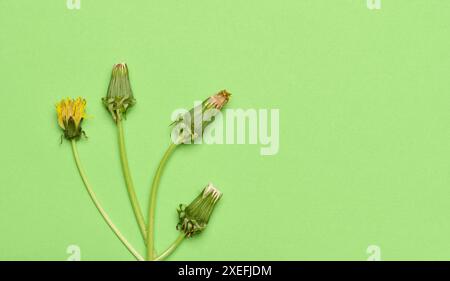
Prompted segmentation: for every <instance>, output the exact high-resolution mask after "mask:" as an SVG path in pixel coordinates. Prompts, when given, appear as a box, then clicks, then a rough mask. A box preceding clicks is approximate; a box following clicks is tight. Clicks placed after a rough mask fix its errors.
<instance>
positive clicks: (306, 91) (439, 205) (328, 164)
mask: <svg viewBox="0 0 450 281" xmlns="http://www.w3.org/2000/svg"><path fill="white" fill-rule="evenodd" d="M449 18H450V1H446V0H432V1H425V0H412V1H411V0H395V1H388V0H383V1H382V9H381V10H369V9H367V7H366V1H365V0H358V1H357V0H340V1H336V0H320V1H319V0H303V1H300V0H289V1H274V0H272V1H269V0H264V1H263V0H258V1H242V0H241V1H238V0H227V1H225V0H220V1H219V0H195V1H180V0H177V1H175V0H170V1H148V0H142V1H106V0H95V1H88V0H82V1H81V9H80V10H69V9H67V8H66V1H65V0H58V1H50V0H47V1H44V0H41V1H23V0H22V1H19V0H1V1H0V77H1V78H0V83H1V86H0V91H1V110H0V120H1V121H0V131H1V134H2V137H1V142H0V144H1V146H0V155H1V164H0V170H1V172H0V190H1V194H0V208H1V209H0V230H1V231H0V259H2V260H65V259H67V257H68V256H69V254H67V253H66V248H67V247H68V246H69V245H71V244H75V245H78V246H79V247H80V248H81V258H82V259H83V260H131V259H132V256H131V255H130V254H129V253H128V252H127V250H126V249H125V248H124V247H123V246H122V245H121V243H120V242H119V241H118V240H117V239H116V237H115V236H114V235H113V234H112V232H111V231H110V230H109V228H108V227H107V226H106V224H105V223H104V222H103V220H102V218H101V217H100V215H99V214H98V212H97V211H96V209H95V208H94V206H93V205H92V203H91V201H90V200H89V197H88V195H87V193H86V191H85V189H84V187H83V184H82V182H81V179H80V177H79V175H78V174H77V171H76V167H75V164H74V161H73V158H72V155H71V150H70V145H69V143H68V142H64V143H63V144H62V145H60V144H59V140H60V134H61V131H60V130H59V129H58V127H57V123H56V114H55V109H54V105H55V103H56V102H57V101H58V100H60V99H61V98H63V97H77V96H83V97H85V98H86V99H87V101H88V107H87V111H88V114H89V115H90V116H91V117H90V118H89V119H88V120H86V121H85V122H84V127H83V128H84V130H85V131H86V133H87V135H88V137H89V139H88V140H82V141H80V142H79V151H80V155H81V159H82V161H83V163H84V165H85V168H86V171H87V174H88V176H89V178H90V181H91V182H92V184H93V186H94V189H95V191H96V192H97V195H98V197H99V199H100V200H101V202H102V203H103V205H104V207H105V208H106V209H107V211H108V212H109V213H110V215H111V217H112V218H113V220H114V221H115V223H116V224H117V225H118V227H119V228H120V229H121V230H122V231H123V232H124V234H125V235H126V236H127V237H128V238H129V240H130V241H131V242H132V243H133V244H134V245H135V246H136V247H137V248H138V249H139V250H140V251H141V252H142V253H143V252H144V245H143V242H142V240H141V237H140V234H139V231H138V228H137V225H136V223H135V220H134V217H133V214H132V211H131V207H130V204H129V202H128V198H127V193H126V190H125V187H124V183H123V178H122V175H121V170H120V162H119V155H118V145H117V139H116V131H115V127H114V125H113V122H112V120H111V116H110V115H109V114H108V112H107V111H106V110H105V109H104V108H103V106H102V104H101V101H100V99H101V97H102V96H104V95H105V93H106V90H107V86H108V82H109V76H110V71H111V68H112V65H113V64H114V63H117V62H122V61H126V62H127V63H128V66H129V69H130V75H131V82H132V86H133V90H134V93H135V97H136V99H137V102H138V103H137V105H136V106H135V107H134V108H133V110H132V111H131V112H130V114H129V116H128V119H127V121H126V123H125V131H126V142H127V148H128V155H129V158H130V166H131V169H132V175H133V178H134V181H135V185H136V188H137V193H138V197H139V200H140V203H141V205H142V207H143V209H144V213H145V214H146V213H147V202H148V195H149V187H150V183H151V178H152V176H153V173H154V170H155V168H156V166H157V163H158V161H159V159H160V157H161V156H162V154H163V151H164V149H165V148H166V147H167V145H168V143H169V133H170V128H169V127H168V125H169V123H170V122H171V120H170V115H171V113H172V111H173V110H174V109H177V108H187V109H188V108H190V107H192V105H193V102H194V101H195V100H202V99H204V98H206V97H207V96H209V95H211V94H213V93H215V92H217V91H218V90H221V89H223V88H226V89H228V90H229V91H230V92H232V93H233V97H232V100H231V101H230V103H229V104H228V108H243V109H248V108H255V109H259V108H268V109H270V108H278V109H279V110H280V150H279V153H278V154H277V155H273V156H261V155H260V153H259V150H260V145H250V144H248V145H247V144H246V145H237V144H236V145H196V146H185V147H182V148H180V149H178V150H177V151H175V153H174V155H173V158H171V159H170V161H169V163H168V165H167V169H166V170H165V173H164V176H163V179H162V182H161V189H160V192H159V196H158V207H157V222H156V225H157V233H156V234H157V244H156V246H157V249H158V250H162V249H163V248H165V247H166V246H167V245H168V244H169V243H170V242H171V241H172V240H174V239H175V238H176V236H177V232H176V231H175V225H176V222H177V219H176V212H175V208H176V207H177V205H178V204H179V203H188V202H190V201H191V200H192V199H193V198H194V197H195V196H196V195H197V194H198V193H199V191H200V190H201V189H202V188H203V187H204V186H205V185H206V184H207V183H208V182H210V181H211V182H213V183H214V184H215V185H216V186H218V187H219V188H220V189H221V190H222V191H223V193H224V197H223V198H222V200H221V201H220V202H219V204H218V206H217V208H216V211H215V213H214V214H213V217H212V220H211V223H210V225H209V226H208V229H207V230H206V231H205V232H204V233H202V234H201V235H200V236H198V237H195V238H193V239H191V240H189V241H185V242H184V243H183V244H182V245H181V246H180V248H179V249H178V250H177V252H176V253H175V254H174V255H173V256H172V257H171V259H172V260H254V259H256V260H265V259H269V260H366V259H367V258H368V257H369V254H368V253H366V249H367V247H368V246H369V245H377V246H379V247H380V249H381V258H382V259H383V260H399V259H401V260H415V259H427V260H428V259H429V260H435V259H439V260H441V259H443V260H448V259H450V243H449V239H450V212H449V201H450V176H449V166H450V165H449V159H450V144H449V140H450V130H449V129H450V122H449V121H450V113H449V112H450V111H449V107H450V83H449V69H450V56H449V50H450V21H449Z"/></svg>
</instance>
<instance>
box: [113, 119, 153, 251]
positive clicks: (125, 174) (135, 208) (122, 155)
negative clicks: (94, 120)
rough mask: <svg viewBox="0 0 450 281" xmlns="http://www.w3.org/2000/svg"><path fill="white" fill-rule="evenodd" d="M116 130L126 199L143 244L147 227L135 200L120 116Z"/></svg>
mask: <svg viewBox="0 0 450 281" xmlns="http://www.w3.org/2000/svg"><path fill="white" fill-rule="evenodd" d="M117 130H118V131H119V135H118V137H119V148H120V160H121V162H122V171H123V177H124V179H125V184H126V186H127V191H128V197H129V198H130V202H131V207H132V208H133V212H134V216H135V217H136V221H137V223H138V226H139V230H140V231H141V234H142V237H143V238H144V242H145V241H146V240H147V229H146V228H147V226H146V224H145V220H144V216H143V215H142V210H141V207H140V206H139V201H138V200H137V196H136V191H135V190H134V184H133V180H132V179H131V173H130V167H129V166H128V157H127V152H126V149H125V138H124V133H123V125H122V121H121V120H120V116H119V117H118V118H117Z"/></svg>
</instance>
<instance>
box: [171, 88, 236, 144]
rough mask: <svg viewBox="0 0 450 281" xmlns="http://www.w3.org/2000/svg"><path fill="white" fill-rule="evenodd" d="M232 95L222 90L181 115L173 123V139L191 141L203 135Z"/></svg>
mask: <svg viewBox="0 0 450 281" xmlns="http://www.w3.org/2000/svg"><path fill="white" fill-rule="evenodd" d="M230 96H231V94H230V93H228V92H227V91H226V90H222V91H220V92H219V93H217V94H215V95H214V96H211V97H209V98H207V99H206V100H204V101H203V102H202V103H201V104H199V105H198V106H196V107H194V108H192V109H191V110H189V111H188V112H186V113H185V114H182V115H181V116H179V117H178V119H177V120H175V121H174V122H173V123H172V125H174V126H175V127H174V130H173V131H172V140H173V141H174V142H175V143H176V144H180V143H190V142H193V141H195V140H196V139H198V138H199V137H201V136H203V132H204V131H205V128H206V127H207V126H208V125H209V124H211V123H212V122H213V121H214V118H215V116H216V115H217V114H218V113H219V112H220V110H221V109H222V108H223V107H224V106H225V105H226V104H227V103H228V101H229V99H230Z"/></svg>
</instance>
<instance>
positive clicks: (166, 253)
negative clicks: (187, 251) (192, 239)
mask: <svg viewBox="0 0 450 281" xmlns="http://www.w3.org/2000/svg"><path fill="white" fill-rule="evenodd" d="M185 237H186V235H185V234H184V233H183V232H182V233H180V235H179V236H178V238H177V239H176V240H175V241H174V242H173V243H172V244H171V245H170V246H169V248H167V249H166V250H165V251H164V252H163V253H162V254H161V255H159V256H158V257H156V258H155V259H154V260H155V261H162V260H163V259H165V258H167V257H168V256H170V254H172V253H173V252H174V251H175V249H176V248H177V247H178V246H179V245H180V244H181V242H183V240H184V238H185Z"/></svg>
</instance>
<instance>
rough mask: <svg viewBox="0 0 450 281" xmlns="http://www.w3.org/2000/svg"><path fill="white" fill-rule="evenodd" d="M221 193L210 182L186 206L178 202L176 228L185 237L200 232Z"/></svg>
mask: <svg viewBox="0 0 450 281" xmlns="http://www.w3.org/2000/svg"><path fill="white" fill-rule="evenodd" d="M220 197H222V193H221V192H220V191H219V190H218V189H217V188H215V187H214V186H213V185H212V184H211V183H210V184H209V185H208V186H207V187H205V188H204V189H203V191H202V193H201V194H200V195H199V196H197V198H195V199H194V201H192V203H191V204H189V205H188V206H186V205H183V204H180V206H179V208H178V209H177V212H178V217H179V219H180V220H179V222H178V225H177V229H178V230H181V231H182V232H184V233H185V234H186V236H187V237H191V236H192V235H195V234H198V233H200V232H202V231H203V230H204V229H205V228H206V225H207V224H208V221H209V218H210V217H211V214H212V211H213V210H214V206H215V205H216V203H217V201H219V199H220Z"/></svg>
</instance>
